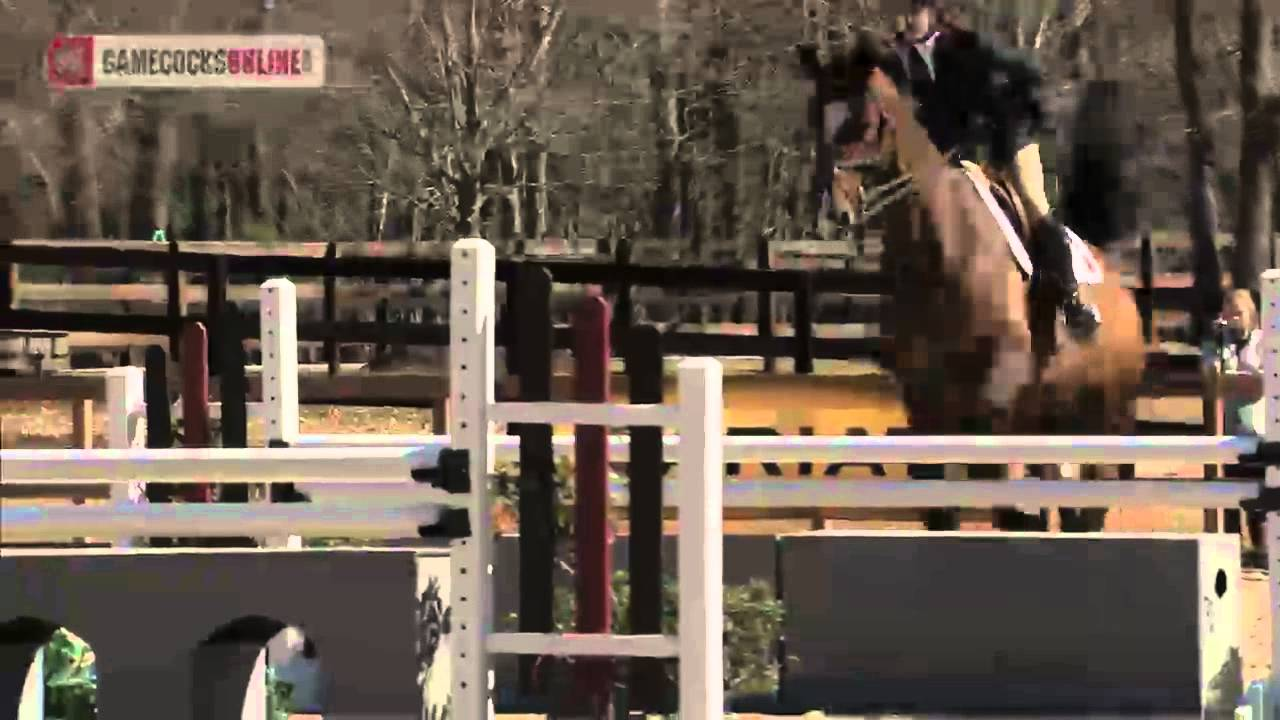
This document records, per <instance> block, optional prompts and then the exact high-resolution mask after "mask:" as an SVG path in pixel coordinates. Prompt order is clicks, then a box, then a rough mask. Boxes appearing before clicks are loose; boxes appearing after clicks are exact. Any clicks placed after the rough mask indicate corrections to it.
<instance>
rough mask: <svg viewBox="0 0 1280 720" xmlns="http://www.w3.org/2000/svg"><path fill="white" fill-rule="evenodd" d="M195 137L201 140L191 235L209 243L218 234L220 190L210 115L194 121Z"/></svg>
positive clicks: (193, 178)
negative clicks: (217, 194) (210, 142)
mask: <svg viewBox="0 0 1280 720" xmlns="http://www.w3.org/2000/svg"><path fill="white" fill-rule="evenodd" d="M193 124H194V129H195V136H196V138H197V139H198V140H199V141H200V151H199V156H198V158H197V160H196V166H195V167H194V168H192V169H191V175H190V177H191V181H190V192H191V236H192V238H193V239H195V240H210V239H212V238H214V237H215V236H216V234H217V226H218V220H217V209H218V201H217V198H216V197H215V194H216V193H217V188H218V179H217V173H216V171H215V170H214V167H213V158H212V156H211V153H210V152H209V147H208V146H209V143H208V140H209V136H210V127H209V116H208V115H206V114H204V113H200V114H198V115H196V116H195V118H194V123H193Z"/></svg>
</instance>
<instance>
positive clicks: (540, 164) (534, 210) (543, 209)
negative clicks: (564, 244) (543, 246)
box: [522, 146, 550, 241]
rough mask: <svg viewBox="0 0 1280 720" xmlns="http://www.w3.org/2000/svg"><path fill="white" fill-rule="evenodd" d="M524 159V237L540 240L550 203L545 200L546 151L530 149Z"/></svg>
mask: <svg viewBox="0 0 1280 720" xmlns="http://www.w3.org/2000/svg"><path fill="white" fill-rule="evenodd" d="M525 155H526V159H525V200H524V217H523V220H522V222H523V224H524V236H525V237H526V238H528V239H532V240H538V241H540V240H542V238H543V237H545V236H546V234H547V228H548V227H549V225H550V218H549V214H550V207H549V205H550V203H549V202H548V198H547V149H546V148H545V147H542V146H537V147H534V148H533V149H530V150H529V151H528V152H527V153H526V154H525Z"/></svg>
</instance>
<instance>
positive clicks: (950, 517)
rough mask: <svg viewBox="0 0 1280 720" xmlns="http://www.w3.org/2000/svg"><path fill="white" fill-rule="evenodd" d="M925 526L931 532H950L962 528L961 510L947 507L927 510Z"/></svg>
mask: <svg viewBox="0 0 1280 720" xmlns="http://www.w3.org/2000/svg"><path fill="white" fill-rule="evenodd" d="M924 528H925V529H926V530H929V531H931V532H949V531H953V530H959V529H960V511H959V510H955V509H951V508H946V509H941V508H939V509H933V510H926V511H925V514H924Z"/></svg>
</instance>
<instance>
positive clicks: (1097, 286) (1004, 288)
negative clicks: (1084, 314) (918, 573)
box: [799, 32, 1146, 532]
mask: <svg viewBox="0 0 1280 720" xmlns="http://www.w3.org/2000/svg"><path fill="white" fill-rule="evenodd" d="M858 42H861V43H867V42H883V40H882V39H880V38H878V37H875V36H872V35H869V34H868V33H866V32H864V33H862V34H861V35H859V36H858V37H857V39H856V40H855V43H854V44H853V45H850V46H847V47H846V48H844V49H843V50H841V49H835V50H833V51H832V53H831V55H830V56H829V60H828V61H827V62H821V61H820V60H819V58H818V53H817V52H816V49H814V48H812V47H801V48H799V52H800V60H801V63H802V65H803V66H804V67H805V69H806V71H807V73H808V74H809V76H810V78H811V79H818V78H819V77H820V75H821V79H822V80H823V81H825V82H827V83H828V85H827V87H828V88H829V89H830V90H831V95H830V97H832V98H833V99H832V105H831V106H829V107H828V108H824V111H825V113H824V114H826V115H832V116H834V117H836V118H839V117H840V116H841V115H843V116H844V117H845V118H847V122H844V123H842V125H843V127H839V128H837V127H832V128H830V134H829V135H828V138H827V140H828V141H830V142H831V144H832V145H833V154H834V155H835V157H836V168H835V170H834V176H833V180H832V187H831V203H830V207H831V209H832V211H833V212H834V213H835V214H836V215H837V216H838V219H839V221H841V222H844V223H849V222H858V221H861V220H863V219H865V215H866V214H867V213H869V212H874V211H882V212H883V213H884V234H885V241H884V255H883V258H882V272H884V273H885V275H886V276H887V277H888V278H889V281H890V285H891V287H892V297H891V298H886V301H885V303H884V305H883V306H882V308H883V309H882V318H881V323H882V333H881V335H882V346H881V356H880V357H881V363H882V365H884V366H885V367H886V369H888V370H889V371H890V372H891V374H892V375H893V376H894V377H895V379H896V381H897V384H898V386H899V388H900V390H901V393H902V400H903V404H904V406H905V409H906V412H907V416H908V418H909V422H910V425H911V428H912V430H913V431H914V432H918V433H922V434H930V435H947V434H993V435H1000V434H1073V435H1089V434H1126V435H1129V434H1133V430H1134V427H1135V425H1136V404H1137V398H1138V395H1139V390H1140V387H1141V384H1142V380H1143V375H1144V370H1145V364H1146V343H1145V340H1144V336H1143V331H1142V321H1141V316H1140V314H1139V312H1138V307H1137V303H1136V302H1135V299H1134V297H1133V294H1132V292H1131V291H1130V290H1128V289H1126V288H1125V287H1124V286H1123V284H1122V281H1121V276H1120V275H1119V273H1117V272H1116V271H1115V270H1113V269H1111V268H1110V267H1108V264H1107V257H1106V254H1105V253H1104V251H1103V249H1102V248H1103V246H1104V245H1108V244H1116V243H1119V242H1120V241H1122V240H1126V239H1132V238H1136V237H1137V232H1138V231H1137V229H1136V227H1133V226H1132V225H1131V226H1130V227H1121V223H1113V227H1111V228H1107V229H1106V230H1107V231H1106V232H1103V231H1101V230H1098V228H1097V227H1096V226H1095V227H1093V228H1091V229H1092V230H1094V231H1095V232H1098V233H1099V234H1101V235H1106V236H1107V237H1105V238H1103V241H1102V242H1101V243H1098V244H1089V245H1087V246H1086V245H1084V244H1083V243H1081V247H1082V251H1081V253H1082V255H1083V257H1081V258H1079V260H1080V261H1081V262H1083V263H1085V264H1088V265H1090V266H1091V267H1092V268H1093V269H1094V271H1095V272H1096V276H1095V278H1094V282H1092V283H1090V284H1085V283H1081V294H1082V296H1083V298H1084V300H1085V301H1086V302H1090V303H1093V304H1094V305H1096V306H1097V307H1098V309H1099V310H1100V312H1101V315H1102V319H1103V322H1102V325H1101V327H1100V328H1099V330H1098V332H1097V334H1096V335H1095V336H1094V338H1093V339H1092V340H1091V341H1087V342H1083V343H1082V342H1077V341H1075V340H1073V339H1072V338H1071V337H1070V336H1069V334H1068V333H1067V332H1065V327H1064V325H1063V323H1062V321H1061V319H1060V317H1059V313H1058V311H1057V308H1056V305H1055V303H1054V301H1053V299H1052V298H1051V297H1049V294H1048V292H1047V290H1046V289H1045V288H1044V287H1043V285H1042V284H1041V283H1039V282H1038V281H1037V276H1036V275H1035V273H1034V272H1033V269H1034V268H1033V267H1029V266H1030V265H1031V261H1030V255H1032V254H1033V253H1027V252H1025V251H1024V246H1025V244H1026V243H1027V242H1028V239H1029V237H1030V234H1029V232H1028V230H1029V228H1028V223H1027V221H1026V216H1025V213H1024V212H1023V210H1022V208H1021V205H1020V202H1019V200H1018V194H1017V193H1016V192H1014V191H1013V190H1012V188H1011V187H1010V186H1009V184H1008V183H1006V182H1005V181H1004V180H1003V179H1001V178H999V177H997V176H996V175H995V174H993V173H990V172H986V171H985V170H984V169H983V168H980V167H978V166H976V165H973V164H972V163H963V164H961V165H960V166H957V165H956V164H955V163H952V162H950V161H949V159H948V158H946V157H944V156H943V155H942V153H940V152H939V150H938V149H937V147H935V146H934V144H933V143H932V142H931V141H930V139H929V136H928V134H927V132H926V130H925V129H924V127H923V126H922V125H921V124H920V123H919V122H918V121H917V119H916V117H915V113H914V112H913V109H912V106H911V104H910V99H909V98H907V97H903V96H902V95H900V94H899V91H898V89H897V88H896V86H895V84H894V83H893V82H892V81H891V80H890V79H889V78H888V77H887V76H886V75H885V73H884V72H883V71H882V70H881V69H879V68H878V67H876V66H875V64H874V63H868V62H866V61H865V60H864V59H863V60H860V59H859V58H865V57H866V52H865V50H860V49H859V48H858V46H857V43H858ZM1100 110H1102V111H1105V108H1104V107H1101V106H1099V105H1098V104H1097V103H1094V104H1093V105H1092V106H1090V107H1089V108H1085V107H1084V106H1083V105H1082V107H1081V113H1082V120H1083V121H1084V122H1082V123H1078V124H1079V125H1085V126H1088V128H1087V129H1088V131H1089V132H1091V133H1094V134H1093V136H1092V137H1090V138H1088V140H1089V142H1091V143H1092V145H1091V146H1089V147H1093V148H1095V149H1096V148H1097V147H1098V146H1099V145H1100V144H1102V145H1105V144H1106V143H1107V142H1108V140H1107V138H1104V137H1100V136H1098V135H1097V131H1098V130H1099V127H1098V126H1105V125H1106V124H1105V123H1097V122H1093V123H1090V122H1088V119H1089V117H1091V116H1092V115H1097V114H1098V113H1099V111H1100ZM1111 127H1112V128H1117V127H1119V126H1118V125H1116V124H1112V125H1111ZM1103 129H1105V128H1103ZM1079 130H1080V128H1077V135H1076V137H1075V140H1076V142H1077V146H1078V147H1083V146H1084V145H1085V143H1084V140H1083V139H1081V138H1080V136H1079V134H1078V133H1079ZM1110 141H1111V142H1113V143H1119V142H1121V140H1120V136H1119V135H1115V134H1113V135H1112V136H1110ZM1112 149H1113V150H1114V149H1115V148H1112ZM1123 155H1125V153H1118V152H1117V153H1112V156H1114V157H1115V158H1119V157H1121V156H1123ZM1109 157H1111V156H1108V154H1107V153H1105V152H1093V153H1085V152H1081V153H1080V154H1079V159H1080V160H1081V163H1080V164H1081V166H1082V167H1084V168H1085V169H1086V170H1088V172H1082V173H1080V174H1083V175H1088V174H1090V173H1092V174H1093V175H1095V176H1096V175H1098V174H1100V173H1101V174H1104V175H1106V176H1107V177H1111V178H1122V177H1125V173H1124V171H1123V169H1112V170H1113V171H1110V172H1108V168H1105V167H1100V166H1099V165H1100V164H1102V165H1105V164H1106V163H1109V162H1118V161H1119V160H1110V159H1109ZM885 177H887V178H890V179H889V180H888V181H887V182H883V183H881V184H879V185H877V186H875V187H873V188H872V189H871V190H867V189H866V187H867V185H868V184H869V183H870V181H872V180H873V179H876V178H885ZM1076 190H1077V191H1080V192H1074V193H1073V194H1070V197H1071V198H1072V202H1073V203H1074V204H1073V207H1072V209H1073V211H1074V212H1075V213H1078V214H1084V215H1088V214H1090V213H1092V212H1093V211H1094V210H1095V209H1096V206H1098V205H1099V204H1102V203H1105V202H1107V201H1108V199H1109V198H1102V197H1098V196H1097V195H1096V194H1095V195H1093V196H1092V197H1086V194H1085V193H1084V192H1082V191H1081V190H1082V189H1081V188H1076ZM1091 204H1092V205H1093V206H1095V207H1093V208H1091V207H1090V205H1091ZM993 208H998V210H993ZM1098 215H1099V216H1100V217H1104V218H1117V217H1119V215H1117V214H1116V213H1111V214H1104V213H1098ZM1068 223H1069V219H1068ZM1095 225H1096V224H1095ZM1006 233H1009V234H1006ZM1010 235H1012V236H1013V237H1015V238H1016V240H1017V241H1020V243H1019V242H1011V241H1010V239H1009V238H1010ZM1094 241H1095V242H1097V240H1096V239H1094ZM956 469H957V468H953V467H948V468H947V475H948V479H953V478H951V477H950V475H951V471H953V470H956ZM960 469H964V468H960ZM967 470H968V471H969V472H968V474H969V477H971V478H974V479H977V478H979V477H981V478H1002V477H1007V471H1008V466H970V467H969V468H967ZM1044 470H1047V471H1048V472H1050V473H1052V472H1054V471H1056V470H1057V468H1056V466H1054V467H1047V468H1044ZM1114 472H1115V469H1114V468H1103V467H1101V466H1086V467H1084V468H1082V473H1081V476H1082V477H1091V478H1098V479H1101V478H1102V476H1103V475H1108V476H1114ZM1035 510H1036V512H1023V511H1022V510H1021V509H1015V508H997V509H995V511H994V512H993V525H994V526H995V527H996V528H997V529H1003V530H1047V529H1048V523H1049V516H1048V512H1047V510H1045V509H1035ZM1106 513H1107V510H1106V508H1089V509H1073V508H1060V509H1059V515H1060V527H1061V529H1062V530H1063V531H1065V532H1096V531H1101V530H1102V529H1103V526H1104V523H1105V518H1106ZM923 520H924V524H925V527H926V528H928V529H930V530H954V529H958V527H959V513H958V508H935V509H929V510H926V511H924V517H923Z"/></svg>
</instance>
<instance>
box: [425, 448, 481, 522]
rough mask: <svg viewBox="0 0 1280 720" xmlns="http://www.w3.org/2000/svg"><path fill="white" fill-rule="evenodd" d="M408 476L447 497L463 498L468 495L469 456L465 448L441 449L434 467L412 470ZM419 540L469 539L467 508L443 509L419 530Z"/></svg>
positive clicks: (469, 488)
mask: <svg viewBox="0 0 1280 720" xmlns="http://www.w3.org/2000/svg"><path fill="white" fill-rule="evenodd" d="M411 475H412V476H413V479H414V481H415V482H424V483H428V484H430V485H431V486H432V487H434V488H438V489H440V490H444V491H445V492H447V493H449V494H450V495H466V494H468V493H470V492H471V453H470V452H469V451H468V450H467V449H466V448H444V449H443V450H441V451H440V455H439V456H438V457H437V458H436V465H435V467H429V468H415V469H414V470H413V471H412V472H411ZM418 537H421V538H450V539H454V538H464V537H471V518H470V514H469V513H468V512H467V509H466V508H449V509H447V510H444V511H442V512H441V513H440V519H439V521H437V522H436V523H435V524H434V525H421V526H419V527H418Z"/></svg>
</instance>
